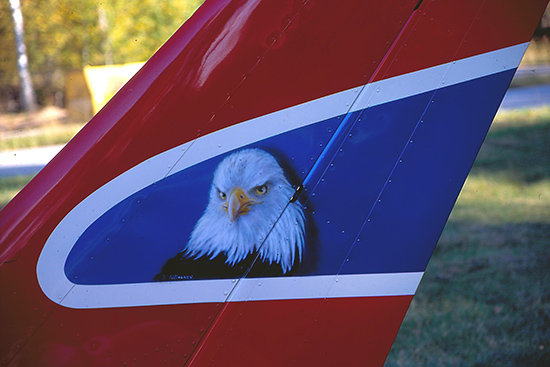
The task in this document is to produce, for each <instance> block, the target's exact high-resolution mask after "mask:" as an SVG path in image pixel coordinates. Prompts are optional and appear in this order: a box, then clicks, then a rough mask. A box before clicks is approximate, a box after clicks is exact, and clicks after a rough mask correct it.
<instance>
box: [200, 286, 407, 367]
mask: <svg viewBox="0 0 550 367" xmlns="http://www.w3.org/2000/svg"><path fill="white" fill-rule="evenodd" d="M411 300H412V297H410V296H402V297H365V298H362V297H359V298H340V299H338V298H336V299H311V300H299V301H298V300H284V301H274V302H273V301H271V302H235V303H230V304H227V305H226V307H225V309H224V311H223V313H222V314H221V317H220V318H219V321H218V322H217V323H216V325H215V327H214V328H212V330H211V331H210V333H209V335H208V336H207V339H206V340H207V342H206V343H204V345H203V347H202V348H201V349H200V351H199V352H198V353H197V355H196V356H195V358H194V359H193V360H192V361H191V363H190V366H193V367H199V366H208V365H210V366H212V365H214V366H227V365H235V366H273V367H275V366H285V365H296V366H327V367H328V366H337V365H341V366H357V365H364V366H381V365H382V364H383V363H384V360H385V359H386V356H387V354H388V352H389V350H390V347H391V343H392V342H393V339H394V338H395V335H397V331H398V330H399V326H400V325H401V322H402V320H403V317H405V313H406V311H407V308H408V307H409V303H410V301H411ZM265 330H269V332H268V333H266V332H265Z"/></svg>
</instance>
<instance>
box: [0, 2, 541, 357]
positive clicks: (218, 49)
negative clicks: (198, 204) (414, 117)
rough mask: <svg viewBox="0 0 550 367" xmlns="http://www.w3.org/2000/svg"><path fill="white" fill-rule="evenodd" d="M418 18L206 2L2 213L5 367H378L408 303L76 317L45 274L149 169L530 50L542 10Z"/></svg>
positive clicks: (404, 6)
mask: <svg viewBox="0 0 550 367" xmlns="http://www.w3.org/2000/svg"><path fill="white" fill-rule="evenodd" d="M415 5H416V1H392V2H365V1H362V0H357V1H349V2H345V3H341V2H340V3H337V2H331V1H309V2H303V1H284V2H283V1H265V0H264V1H207V3H206V4H205V5H204V6H203V7H201V8H200V9H199V11H197V13H196V14H195V15H194V16H193V18H192V19H191V20H190V21H188V22H187V23H186V24H185V25H184V26H183V27H182V28H181V29H180V30H179V31H178V32H177V33H176V34H175V35H174V36H173V38H172V39H170V40H169V41H168V42H167V44H166V45H165V46H164V47H163V48H162V49H161V50H160V51H159V52H158V53H157V54H156V55H155V56H154V57H153V58H152V59H151V60H150V61H149V62H148V63H147V64H146V65H145V67H144V68H143V69H142V70H141V71H140V72H139V73H138V75H137V76H136V77H135V78H134V79H133V80H132V81H130V82H129V83H128V84H127V86H126V87H125V88H123V89H122V90H121V92H120V93H118V94H117V96H115V98H114V99H113V100H112V101H111V102H110V103H109V104H108V105H107V106H106V107H105V108H104V109H103V110H102V111H101V112H100V113H99V114H98V115H97V116H96V117H94V118H93V119H92V121H91V122H90V124H88V125H87V126H86V127H85V128H84V129H83V131H82V132H81V133H80V134H78V135H77V137H76V138H75V139H73V141H71V143H69V144H68V145H67V147H66V148H65V149H64V150H63V151H62V152H61V153H60V154H59V155H58V156H57V157H56V158H55V159H54V160H53V161H52V163H51V164H50V165H48V166H47V167H46V168H45V169H44V170H43V171H42V172H41V173H40V174H39V175H38V176H37V178H36V179H35V180H33V181H32V182H31V183H30V184H29V185H28V186H27V187H26V188H25V189H24V190H23V191H22V192H21V194H20V195H18V196H17V197H16V198H15V199H14V200H13V201H12V202H11V203H10V204H9V205H8V206H7V207H6V208H5V209H4V210H3V211H2V212H1V213H0V242H1V248H0V264H1V266H0V289H1V292H2V293H1V297H0V311H1V312H0V325H1V332H0V365H10V366H36V365H44V366H45V365H52V366H53V365H55V366H64V365H66V366H74V365H81V366H109V365H123V364H124V363H125V362H126V363H128V365H130V364H132V365H136V366H137V365H142V366H150V365H159V364H161V363H164V361H166V362H167V365H182V364H185V363H187V361H189V360H192V361H193V362H192V364H190V365H193V366H201V365H206V364H208V363H211V361H212V360H214V362H215V364H218V365H225V366H230V365H239V366H240V365H243V363H242V358H241V356H242V354H244V353H247V354H248V355H249V358H250V359H249V360H250V361H254V363H253V364H252V365H254V364H256V365H266V366H268V365H280V364H281V363H293V362H294V361H296V362H295V363H296V364H297V365H308V364H309V365H321V366H322V365H327V366H329V365H337V364H340V365H351V364H356V363H363V362H367V363H368V365H381V364H382V363H383V360H384V358H385V356H386V354H387V352H388V351H389V348H390V346H391V342H392V340H393V337H394V336H395V333H396V332H397V330H398V327H399V324H400V322H401V320H402V317H403V315H404V313H405V312H406V308H407V307H408V304H409V302H410V297H396V298H386V297H385V298H355V299H333V300H329V301H325V300H302V301H278V302H263V301H262V302H251V303H233V304H228V305H225V306H222V305H218V304H198V305H181V306H178V305H176V306H161V307H135V308H125V309H101V310H73V309H68V308H64V307H61V306H59V305H57V304H55V303H54V302H52V301H50V300H49V299H48V298H47V297H46V296H45V295H44V294H43V293H42V291H41V289H40V287H39V285H38V282H37V278H36V263H37V261H38V257H39V255H40V252H41V250H42V247H43V245H44V243H45V241H46V239H47V238H48V236H49V235H50V233H51V232H52V231H53V229H54V228H55V227H56V225H57V224H58V223H59V221H60V220H61V219H62V218H63V217H64V216H65V215H66V214H67V213H68V212H69V211H70V210H71V209H72V208H73V207H74V206H75V205H77V204H78V203H79V202H80V201H81V200H83V199H84V198H85V197H87V196H88V195H89V194H90V193H92V192H93V191H94V190H96V189H97V188H99V187H101V186H102V185H103V184H105V183H106V182H108V181H109V180H111V179H112V178H114V177H116V176H118V175H119V174H121V173H122V172H124V171H126V170H128V169H129V168H131V167H133V166H135V165H136V164H138V163H140V162H142V161H143V160H145V159H147V158H149V157H151V156H153V155H155V154H158V153H160V152H162V151H165V150H167V149H169V148H172V147H174V146H177V145H179V144H182V143H184V142H187V141H191V140H193V139H194V138H196V137H198V136H201V135H204V134H207V133H209V132H212V131H216V130H219V129H221V128H224V127H227V126H230V125H233V124H235V123H238V122H242V121H244V120H247V119H250V118H253V117H257V116H260V115H263V114H266V113H269V112H273V111H276V110H279V109H281V108H285V107H289V106H292V105H296V104H299V103H302V102H305V101H308V100H311V99H315V98H319V97H322V96H325V95H327V94H331V93H336V92H339V91H342V90H345V89H349V88H352V87H355V86H359V85H363V84H365V83H366V82H368V81H372V80H378V79H383V78H388V77H392V76H396V75H401V74H403V73H406V72H411V71H415V70H419V69H422V68H426V67H430V66H434V65H437V64H440V63H444V62H450V61H452V60H455V59H459V58H463V57H467V56H472V55H476V54H478V53H481V52H487V51H492V50H495V49H499V48H502V47H507V46H512V45H515V44H518V43H521V42H527V41H528V40H529V39H530V37H531V34H532V33H533V31H534V29H535V26H536V21H537V18H539V17H540V15H541V14H542V11H543V9H544V7H545V5H546V1H531V2H529V3H528V4H524V3H520V2H513V1H506V2H502V1H496V0H491V1H485V2H482V1H473V2H464V3H455V4H452V6H451V4H449V3H447V2H433V1H424V2H423V3H422V5H421V7H420V8H419V9H418V10H417V11H415V12H413V9H414V6H415ZM403 27H405V28H403ZM222 309H223V312H221V313H220V310H222ZM241 314H242V315H241ZM381 315H382V316H381ZM384 315H385V316H384ZM357 325H362V327H357ZM383 325H387V326H383ZM373 330H375V332H374V333H373ZM263 341H269V342H263ZM201 342H202V343H203V344H201ZM369 343H372V344H369ZM199 345H200V346H201V347H200V348H197V347H198V346H199ZM222 345H223V347H222ZM229 347H230V348H229ZM369 348H370V349H369ZM157 349H158V351H157ZM281 351H285V352H284V353H281ZM319 351H323V352H319ZM364 351H365V352H364ZM367 351H368V353H367ZM371 352H372V353H371ZM325 353H326V354H325ZM346 358H349V359H346ZM369 358H372V360H369ZM371 362H372V363H371Z"/></svg>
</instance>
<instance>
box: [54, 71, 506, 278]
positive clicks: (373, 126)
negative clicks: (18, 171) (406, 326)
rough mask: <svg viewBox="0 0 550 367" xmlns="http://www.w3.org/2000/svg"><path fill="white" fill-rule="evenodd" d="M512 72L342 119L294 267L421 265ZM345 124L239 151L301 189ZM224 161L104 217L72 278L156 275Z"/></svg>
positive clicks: (313, 191) (330, 269) (323, 271)
mask: <svg viewBox="0 0 550 367" xmlns="http://www.w3.org/2000/svg"><path fill="white" fill-rule="evenodd" d="M512 76H513V71H509V72H504V73H500V74H495V75H492V76H489V77H485V78H480V79H477V80H474V81H470V82H466V83H462V84H458V85H455V86H451V87H447V88H443V89H439V90H437V92H435V93H434V92H433V91H432V92H428V93H424V94H420V95H416V96H413V97H409V98H405V99H401V100H397V101H394V102H391V103H387V104H384V105H380V106H376V107H372V108H368V109H366V110H363V111H359V112H356V113H353V114H351V115H349V116H348V117H347V118H348V120H350V121H352V122H353V125H352V128H351V130H350V131H349V135H348V136H347V137H346V138H345V139H344V140H343V143H342V145H341V146H340V147H339V149H337V150H336V155H335V156H334V157H333V159H330V157H329V159H328V160H327V162H326V167H320V169H323V170H324V169H325V168H326V172H325V173H324V174H323V175H316V177H319V181H318V182H312V183H310V185H309V187H308V188H307V189H308V190H307V191H305V192H304V193H303V194H302V196H301V198H300V201H301V203H302V204H303V205H304V208H305V215H306V221H307V238H306V253H305V256H304V260H303V262H302V264H301V265H300V266H299V267H298V268H297V269H295V270H294V271H293V272H292V274H293V275H328V274H337V273H346V274H353V273H384V272H407V271H423V270H424V269H425V267H426V265H427V262H428V260H429V257H430V256H431V253H432V251H433V248H434V246H435V244H436V242H437V239H438V238H439V235H440V233H441V231H442V229H443V226H444V224H445V222H446V219H447V217H448V215H449V213H450V210H451V209H452V206H453V205H454V202H455V200H456V196H457V195H458V193H459V191H460V188H461V187H462V184H463V181H464V179H465V177H466V175H467V173H468V171H469V169H470V167H471V164H472V162H473V160H474V158H475V155H476V154H477V151H478V149H479V146H480V145H481V142H482V141H483V139H484V137H485V134H486V131H487V129H488V127H489V124H488V123H486V122H484V121H491V117H492V115H494V113H495V111H496V109H497V108H498V105H499V103H500V100H501V98H502V95H503V94H504V91H505V90H506V86H507V85H508V83H509V81H510V79H511V77H512ZM341 121H342V117H338V118H334V119H330V120H327V121H324V122H321V123H317V124H314V125H310V126H307V127H304V128H300V129H297V130H294V131H291V132H288V133H285V134H281V135H279V136H275V137H272V138H269V139H265V140H263V141H260V142H257V143H255V144H252V145H250V146H248V147H243V149H244V148H261V149H264V150H266V151H267V152H269V153H271V154H272V155H273V156H275V157H276V158H277V160H278V161H279V163H280V164H281V166H282V167H283V169H284V170H285V172H286V174H287V176H288V178H289V180H290V181H291V183H293V184H299V183H300V182H301V181H302V180H303V179H304V177H305V176H306V174H307V172H308V170H309V169H310V167H311V166H312V164H313V162H314V160H315V159H316V158H317V157H318V156H319V154H320V152H321V150H322V148H323V147H324V145H325V144H326V142H327V141H328V139H329V138H330V136H331V134H332V132H333V131H334V130H335V128H336V127H337V126H338V124H339V123H340V122H341ZM421 121H422V122H421ZM411 140H412V143H411ZM225 156H226V155H222V156H219V157H216V158H213V159H210V160H208V161H205V162H203V163H200V164H198V165H196V166H193V167H190V168H188V169H186V170H184V171H181V172H179V173H177V174H174V175H172V176H169V177H168V178H165V179H163V180H162V181H160V182H158V183H156V184H154V185H151V186H149V187H147V188H145V189H143V190H141V191H139V192H138V193H136V194H134V195H132V196H130V197H129V198H127V199H126V200H124V201H122V202H121V203H119V204H118V205H116V206H115V207H113V208H112V209H111V210H109V211H108V212H107V213H105V214H104V215H103V216H102V217H101V218H99V219H98V220H97V221H96V222H95V223H94V224H92V225H91V226H90V227H89V228H88V229H87V230H86V231H85V232H84V234H83V235H82V236H81V238H80V239H79V240H78V241H77V243H76V244H75V246H74V248H73V250H72V251H71V253H70V255H69V257H68V259H67V262H66V266H65V272H66V274H67V276H68V277H69V279H70V280H71V281H73V282H75V283H80V284H115V283H135V282H148V281H151V280H152V279H153V277H154V276H155V275H156V274H158V272H159V270H160V269H161V267H162V266H163V264H164V263H165V262H166V261H167V260H168V259H170V258H172V257H174V256H176V255H177V254H178V253H179V251H181V250H182V249H183V248H184V247H185V245H186V243H187V241H188V238H189V235H190V233H191V231H192V230H193V227H194V225H195V223H196V222H197V220H198V219H199V218H200V216H201V215H202V213H203V212H204V209H205V207H206V205H207V202H208V193H209V190H210V185H211V181H212V175H213V172H214V170H215V168H216V166H217V165H218V164H219V163H220V162H221V160H222V159H223V158H224V157H225ZM389 180H391V182H390V181H389ZM378 200H380V201H378ZM92 258H93V259H92Z"/></svg>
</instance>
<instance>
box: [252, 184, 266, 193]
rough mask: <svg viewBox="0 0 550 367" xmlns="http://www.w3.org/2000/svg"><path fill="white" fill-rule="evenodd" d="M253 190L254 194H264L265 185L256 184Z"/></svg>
mask: <svg viewBox="0 0 550 367" xmlns="http://www.w3.org/2000/svg"><path fill="white" fill-rule="evenodd" d="M254 191H255V192H256V194H258V195H265V194H267V186H266V185H262V186H256V187H255V188H254Z"/></svg>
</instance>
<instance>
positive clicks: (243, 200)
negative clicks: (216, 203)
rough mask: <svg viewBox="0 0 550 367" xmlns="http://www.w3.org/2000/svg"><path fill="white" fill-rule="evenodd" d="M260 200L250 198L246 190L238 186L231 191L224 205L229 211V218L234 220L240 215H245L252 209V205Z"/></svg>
mask: <svg viewBox="0 0 550 367" xmlns="http://www.w3.org/2000/svg"><path fill="white" fill-rule="evenodd" d="M257 203H258V202H257V201H255V200H254V199H251V198H249V197H248V196H247V195H246V194H245V192H244V191H243V190H242V189H241V188H240V187H236V188H234V189H233V190H231V192H230V193H229V197H228V198H227V204H225V205H224V206H223V207H224V209H225V210H226V211H227V216H228V217H229V220H230V221H231V222H233V221H234V220H235V219H236V218H237V217H238V216H239V215H244V214H246V213H248V212H249V211H250V207H251V206H252V205H254V204H257Z"/></svg>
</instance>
